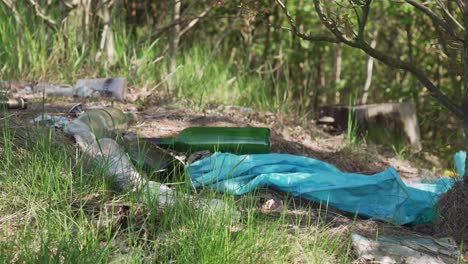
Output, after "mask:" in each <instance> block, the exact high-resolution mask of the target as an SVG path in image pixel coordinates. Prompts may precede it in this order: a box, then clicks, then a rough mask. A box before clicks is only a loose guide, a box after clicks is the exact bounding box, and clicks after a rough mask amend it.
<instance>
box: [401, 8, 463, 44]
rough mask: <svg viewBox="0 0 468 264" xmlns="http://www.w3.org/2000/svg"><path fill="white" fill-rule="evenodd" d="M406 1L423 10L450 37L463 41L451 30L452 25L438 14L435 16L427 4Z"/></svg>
mask: <svg viewBox="0 0 468 264" xmlns="http://www.w3.org/2000/svg"><path fill="white" fill-rule="evenodd" d="M406 2H407V3H408V4H410V5H412V6H414V7H415V8H416V9H418V10H419V11H421V12H423V13H424V14H426V15H427V16H428V17H430V18H431V19H432V20H433V21H434V22H435V23H436V24H437V25H439V26H440V27H442V28H443V29H445V31H447V33H448V34H449V35H450V36H452V38H454V39H456V40H458V41H461V42H464V40H463V39H462V38H460V37H458V36H457V35H456V33H455V31H454V30H453V28H452V26H450V25H449V24H448V23H447V22H445V21H444V19H442V18H440V17H439V16H437V15H436V14H435V13H434V12H432V10H431V9H429V8H428V7H427V6H425V5H423V4H421V3H419V2H416V1H415V0H406Z"/></svg>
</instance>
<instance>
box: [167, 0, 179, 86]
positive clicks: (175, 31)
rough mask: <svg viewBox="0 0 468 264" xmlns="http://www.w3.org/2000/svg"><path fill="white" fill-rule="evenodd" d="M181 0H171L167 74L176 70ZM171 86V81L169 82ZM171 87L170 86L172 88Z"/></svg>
mask: <svg viewBox="0 0 468 264" xmlns="http://www.w3.org/2000/svg"><path fill="white" fill-rule="evenodd" d="M180 1H181V0H171V4H172V23H175V25H174V26H173V27H172V32H171V33H172V34H171V37H170V40H169V56H170V57H169V74H171V73H173V72H175V71H176V68H177V48H178V46H179V40H180V23H179V22H180V5H181V3H180ZM170 84H171V86H173V82H170ZM172 88H173V87H171V89H172Z"/></svg>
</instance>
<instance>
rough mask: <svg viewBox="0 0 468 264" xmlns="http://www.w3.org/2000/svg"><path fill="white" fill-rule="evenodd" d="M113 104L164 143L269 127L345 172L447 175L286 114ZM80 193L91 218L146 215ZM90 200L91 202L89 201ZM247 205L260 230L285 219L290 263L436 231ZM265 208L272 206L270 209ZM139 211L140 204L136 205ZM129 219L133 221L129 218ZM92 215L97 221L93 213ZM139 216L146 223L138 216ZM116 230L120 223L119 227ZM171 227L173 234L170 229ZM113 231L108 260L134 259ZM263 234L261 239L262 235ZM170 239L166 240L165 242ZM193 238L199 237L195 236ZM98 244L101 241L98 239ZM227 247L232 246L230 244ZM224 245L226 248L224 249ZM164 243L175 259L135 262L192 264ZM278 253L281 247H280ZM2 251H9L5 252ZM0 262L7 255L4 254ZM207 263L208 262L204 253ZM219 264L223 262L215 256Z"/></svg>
mask: <svg viewBox="0 0 468 264" xmlns="http://www.w3.org/2000/svg"><path fill="white" fill-rule="evenodd" d="M75 103H76V102H75V101H74V100H46V101H45V102H42V101H41V100H40V99H39V100H36V101H32V102H31V103H30V105H29V107H28V109H26V110H23V111H20V110H18V111H14V112H10V113H9V114H10V116H11V117H12V118H15V119H18V120H23V121H24V123H25V124H26V123H29V121H30V120H32V119H33V118H34V117H36V116H38V115H39V114H40V113H42V112H43V111H44V112H45V113H47V114H51V115H64V116H66V113H67V111H68V110H69V109H70V108H71V106H72V105H74V104H75ZM109 105H110V104H107V106H109ZM112 105H113V106H114V107H117V108H120V109H122V110H124V111H137V113H138V116H139V118H138V122H137V123H136V124H135V125H134V126H132V127H131V128H130V130H129V131H128V132H131V133H135V134H137V135H139V136H142V137H164V136H170V135H175V134H177V133H178V132H179V131H181V130H183V129H184V128H187V127H191V126H257V127H268V128H270V129H271V138H270V140H271V151H272V152H276V153H288V154H295V155H302V156H307V157H311V158H315V159H318V160H321V161H325V162H328V163H330V164H333V165H335V166H336V167H337V168H339V169H340V170H342V171H344V172H356V173H361V174H368V175H371V174H374V173H377V172H381V171H383V170H385V169H387V168H389V167H391V166H393V167H395V168H396V170H397V171H398V173H399V175H400V176H401V177H402V178H403V179H407V180H411V179H415V178H421V177H422V178H424V177H438V176H440V175H441V173H442V168H438V169H435V170H434V169H433V168H434V163H431V162H430V161H424V160H422V159H413V161H409V160H406V159H403V158H402V157H399V156H398V155H397V154H396V153H395V152H394V151H392V150H391V149H388V148H382V147H378V146H375V145H372V144H364V143H362V142H360V143H359V144H357V145H354V146H352V145H350V144H348V143H347V141H346V139H345V137H344V136H343V134H341V135H331V134H328V133H327V132H325V131H324V129H323V127H320V126H319V125H317V124H316V123H315V121H310V120H309V121H299V120H294V119H293V118H290V117H288V116H282V115H279V114H275V113H271V112H258V111H255V110H253V109H250V108H246V107H240V106H226V105H217V106H203V107H200V106H196V105H195V104H193V103H190V102H186V101H183V100H179V101H177V102H169V101H164V100H161V99H158V100H153V101H152V102H151V103H146V104H145V105H147V106H146V107H141V104H138V103H137V104H135V103H125V104H121V103H114V104H112ZM99 106H105V105H104V104H103V103H102V102H96V101H94V102H93V101H83V107H84V108H85V109H86V108H87V107H99ZM415 160H416V161H415ZM0 188H1V185H0ZM80 195H81V196H82V199H83V200H86V201H87V203H88V204H91V205H92V204H93V203H92V202H88V201H92V200H97V201H98V202H96V203H95V204H96V205H95V206H96V208H94V207H93V206H91V207H82V208H81V210H83V211H85V213H86V214H87V215H88V216H89V215H91V214H89V211H93V212H102V206H103V204H106V205H109V204H112V203H113V204H114V205H113V206H120V207H119V210H121V211H123V212H120V213H115V214H114V215H113V217H114V218H115V219H114V221H115V222H119V221H120V222H122V221H124V220H122V219H123V218H125V219H126V220H127V221H128V219H131V218H132V217H134V218H135V217H136V215H137V214H144V213H141V210H143V209H135V210H134V209H132V208H133V205H128V203H126V202H122V199H121V198H119V199H116V197H115V196H106V195H97V194H95V193H92V192H90V193H86V192H83V193H81V194H80ZM93 195H94V196H93ZM90 196H91V197H94V198H89V197H90ZM76 199H77V198H75V202H76ZM78 199H79V198H78ZM241 199H242V198H236V200H237V201H239V200H241ZM248 199H250V200H249V201H253V206H252V207H251V208H250V209H252V210H253V211H254V212H255V215H257V214H261V215H262V216H261V217H260V219H262V220H261V221H259V222H258V223H257V224H260V225H266V226H268V225H269V224H274V223H279V222H278V219H282V220H281V224H279V226H281V228H280V230H281V234H279V233H278V237H277V238H278V240H281V239H284V236H286V239H287V241H288V242H290V243H292V242H291V241H292V240H290V239H291V238H290V237H289V236H291V235H293V236H294V237H295V239H294V241H296V242H294V243H292V244H294V245H296V246H297V247H298V248H300V249H295V250H297V252H296V251H294V252H293V251H292V250H291V249H288V250H289V251H288V253H287V254H286V255H287V256H288V257H287V258H286V259H285V261H287V262H295V263H305V262H310V260H311V259H317V260H318V261H317V262H320V263H329V262H336V263H341V262H359V260H357V259H356V255H355V254H354V253H353V252H352V250H351V242H350V238H349V236H350V234H351V233H358V234H361V235H365V236H366V237H377V236H379V235H383V234H389V235H395V236H409V235H415V236H427V235H433V234H434V230H433V228H432V227H431V226H424V227H420V228H411V227H402V226H394V225H390V224H386V223H383V222H379V221H374V220H369V219H363V218H360V217H356V216H354V215H350V214H347V213H344V212H341V211H338V210H335V209H332V208H323V207H322V206H321V205H318V204H314V203H312V202H308V201H304V200H300V199H294V198H293V199H291V197H290V196H289V195H287V194H284V193H281V192H278V191H275V190H271V189H263V190H260V191H258V192H256V193H255V197H250V198H248ZM0 201H1V199H0ZM123 201H125V199H123ZM272 201H273V204H274V206H273V208H271V202H272ZM268 203H270V204H269V205H268ZM278 205H281V206H278ZM2 206H3V207H8V206H9V207H15V208H16V207H18V206H16V205H13V204H10V205H6V204H4V205H1V204H0V207H2ZM137 206H141V204H138V205H137ZM19 208H21V206H19ZM250 209H249V210H250ZM138 210H140V211H138ZM16 211H18V209H16ZM16 211H15V213H16ZM19 211H21V210H19ZM143 211H144V210H143ZM247 211H248V210H247ZM12 212H13V211H12ZM25 212H29V210H26V211H25ZM132 214H134V215H133V216H132ZM147 214H149V213H147ZM162 214H164V213H162ZM12 215H13V213H10V214H8V213H4V214H2V215H0V226H1V225H2V224H3V226H4V228H5V227H8V226H16V225H17V224H12V223H9V224H8V222H10V221H13V220H14V219H18V216H12ZM247 215H248V214H247ZM28 217H29V216H28ZM92 217H97V218H99V217H98V216H96V215H94V214H93V216H92ZM304 217H305V218H304ZM117 218H118V219H117ZM120 218H122V219H120ZM136 218H138V217H136ZM139 218H142V217H141V216H139ZM301 219H307V221H303V220H301ZM137 222H138V221H137ZM244 222H245V221H244ZM244 222H243V221H241V223H234V224H233V223H232V222H231V225H232V226H231V227H230V229H229V230H230V231H229V232H230V235H229V236H231V235H233V234H237V233H239V232H240V233H242V232H247V231H249V230H250V226H249V224H246V223H244ZM246 222H249V220H246ZM318 222H320V228H319V227H318V225H317V223H318ZM138 223H139V224H141V225H142V226H145V225H147V224H148V223H147V222H146V221H143V220H141V221H140V222H138ZM311 223H313V224H311ZM113 225H115V223H114V224H113ZM136 225H138V224H136ZM125 226H126V228H127V229H128V224H125ZM181 226H182V227H181V228H183V227H186V226H184V224H181ZM121 228H122V227H121ZM139 228H142V229H145V230H146V231H147V229H148V230H149V229H151V228H150V227H145V228H143V227H139ZM171 228H173V227H171ZM171 228H168V230H169V229H171ZM204 228H206V227H204ZM0 229H2V228H0ZM137 229H138V228H137ZM161 229H164V228H162V227H160V228H159V230H161ZM311 229H314V230H311ZM319 229H320V232H321V233H323V234H321V235H320V236H325V237H326V238H324V240H325V241H327V243H328V244H332V245H328V244H327V245H322V244H320V245H321V246H319V248H322V249H323V251H324V252H322V253H320V254H318V255H317V254H316V253H312V255H313V257H311V255H310V253H309V251H314V250H315V247H316V244H315V242H314V243H313V244H308V243H306V244H305V245H304V244H303V243H304V242H301V241H304V240H310V241H312V240H314V238H315V239H317V237H316V236H317V232H318V231H317V230H319ZM223 230H224V229H223ZM3 232H5V230H3ZM112 232H115V233H113V234H112V240H114V241H120V242H119V246H115V248H118V249H114V250H111V252H110V253H109V254H108V258H104V259H105V261H119V260H127V261H129V258H127V257H126V255H128V254H130V253H128V252H129V250H128V248H131V249H133V248H132V246H131V245H130V244H131V243H129V242H122V241H127V240H128V237H129V234H128V232H129V231H128V230H127V231H126V232H116V231H115V230H112ZM171 232H173V231H171ZM184 232H187V231H184ZM258 232H260V233H261V232H263V231H258ZM283 232H286V234H284V233H283ZM7 233H9V237H15V236H16V238H18V237H21V235H20V234H18V233H16V232H15V231H11V232H7ZM184 234H185V233H184ZM269 234H270V233H269ZM0 235H1V232H0ZM135 236H141V235H135ZM270 236H275V234H274V233H272V234H270ZM140 239H142V240H145V239H148V240H149V239H150V238H147V237H145V238H140ZM166 239H168V238H167V237H166ZM193 239H197V238H196V237H194V238H193ZM272 239H275V238H272ZM2 240H3V239H0V245H2V244H1V243H2ZM100 240H103V239H102V238H100ZM3 241H4V240H3ZM331 241H332V242H333V243H332V242H331ZM99 243H100V244H101V246H97V247H102V244H103V243H104V242H103V241H100V242H99ZM224 243H225V244H226V243H227V244H229V243H231V242H224ZM268 243H270V244H272V245H273V244H274V243H272V242H268ZM268 243H267V244H268ZM122 244H124V245H125V247H127V249H122V247H123V246H122ZM180 244H181V245H183V246H184V247H186V246H187V245H186V244H184V243H183V242H180ZM208 244H209V243H208ZM227 244H226V245H224V246H223V247H225V246H227ZM112 245H114V244H112ZM161 245H162V244H157V245H156V244H155V245H154V246H153V247H151V248H152V250H154V248H158V250H160V251H161V253H160V254H163V252H166V251H167V252H168V253H167V254H168V255H170V257H162V256H157V257H154V256H153V257H151V256H147V255H151V254H150V253H148V249H147V248H146V247H143V246H141V245H140V244H139V246H138V247H139V249H140V250H141V252H144V253H140V254H142V255H145V256H146V257H145V258H143V259H140V258H138V257H136V260H138V261H148V260H150V261H160V262H170V261H176V262H189V259H190V258H186V259H185V260H184V259H181V258H180V256H178V254H184V253H183V252H185V251H184V249H179V251H176V250H175V249H164V246H161ZM171 245H172V244H171ZM172 246H173V245H172ZM140 247H141V248H140ZM277 247H279V246H278V245H277ZM18 248H21V246H18ZM201 248H203V249H204V248H205V247H204V246H201V247H200V248H198V250H201ZM0 249H1V248H0ZM24 249H25V248H23V250H24ZM162 249H164V250H162ZM3 250H4V251H5V250H6V251H8V250H7V249H6V248H5V247H4V249H3ZM17 250H18V249H17ZM171 250H173V251H171ZM252 250H255V249H252ZM260 250H268V246H264V247H262V248H261V249H260ZM6 251H5V252H6ZM0 252H1V250H0ZM5 252H4V253H3V254H4V255H3V256H4V257H6V258H7V257H8V256H9V255H10V253H5ZM116 252H118V253H116ZM145 252H146V253H145ZM192 253H193V252H192ZM18 254H19V253H16V254H13V257H14V258H16V259H15V260H18V261H19V260H21V259H22V258H21V257H19V256H18ZM194 254H195V253H194ZM200 254H203V253H200ZM322 254H323V255H322ZM19 255H21V254H19ZM0 256H2V255H1V253H0ZM324 256H325V257H324ZM197 257H198V258H199V257H200V256H197ZM204 257H206V256H205V255H204ZM218 257H219V256H218ZM64 258H65V259H67V258H68V257H67V256H66V254H65V255H64ZM134 258H135V257H132V258H131V259H134ZM23 259H27V258H23ZM204 259H205V260H206V261H208V260H213V259H212V258H204ZM216 259H217V260H219V259H218V258H216ZM234 259H235V258H233V259H231V258H228V259H224V261H227V262H231V261H232V262H234ZM258 259H260V260H261V261H260V262H263V261H265V262H268V261H270V260H273V259H270V257H265V256H263V255H262V256H261V257H258ZM247 262H249V261H247ZM312 262H315V261H312ZM317 262H315V263H317Z"/></svg>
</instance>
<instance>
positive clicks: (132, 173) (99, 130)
mask: <svg viewBox="0 0 468 264" xmlns="http://www.w3.org/2000/svg"><path fill="white" fill-rule="evenodd" d="M128 116H131V115H128V114H127V113H123V112H122V111H120V110H118V109H115V108H105V109H93V110H90V111H86V112H85V113H84V114H83V115H81V116H80V117H79V118H77V119H75V120H73V121H71V122H70V123H69V124H68V125H67V126H66V127H65V128H64V131H65V133H66V134H68V135H71V136H73V137H74V138H75V139H76V140H77V143H78V145H79V146H80V148H81V150H82V151H83V152H84V153H85V154H86V155H87V156H88V157H90V158H91V159H92V160H94V163H95V164H96V165H98V166H101V167H102V169H103V170H104V171H105V174H106V175H107V176H108V177H109V179H110V180H111V181H112V182H113V183H114V184H115V187H116V189H117V190H119V191H144V192H147V193H148V194H149V198H150V200H149V202H157V203H158V205H159V206H168V205H169V206H170V205H174V204H175V203H176V201H177V200H176V198H178V197H180V198H182V199H186V200H187V201H192V202H193V203H194V205H195V206H196V207H198V208H201V209H209V210H211V211H217V210H220V209H223V210H225V209H226V211H227V212H229V213H230V214H232V216H233V217H236V216H238V214H239V213H238V212H237V211H236V210H234V209H232V208H230V207H228V206H227V205H226V204H225V203H224V202H223V201H221V200H218V199H212V200H209V201H208V200H205V199H196V198H195V197H193V196H190V195H186V194H180V195H179V194H178V193H176V192H175V191H173V190H172V189H170V188H169V187H168V186H167V185H165V184H162V183H159V182H154V181H147V180H146V179H144V178H143V177H142V176H141V175H140V173H139V172H138V170H137V169H136V168H135V166H134V165H133V164H132V162H131V161H130V159H129V157H128V155H127V154H126V153H125V151H124V149H123V148H122V147H121V146H120V145H119V144H118V143H117V142H116V141H115V140H113V139H111V138H109V137H110V136H112V135H113V134H114V133H115V130H119V129H120V128H121V127H127V126H128V123H129V122H131V120H132V119H128ZM153 197H157V201H153V200H152V199H153ZM145 201H147V200H145Z"/></svg>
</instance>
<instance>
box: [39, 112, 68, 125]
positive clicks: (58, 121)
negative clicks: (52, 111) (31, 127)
mask: <svg viewBox="0 0 468 264" xmlns="http://www.w3.org/2000/svg"><path fill="white" fill-rule="evenodd" d="M31 123H33V124H38V125H43V126H49V127H52V126H53V127H56V128H61V127H65V126H66V125H68V123H70V120H68V119H67V118H65V117H63V116H52V115H48V114H40V115H39V116H37V117H36V118H34V119H33V120H32V121H31Z"/></svg>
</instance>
